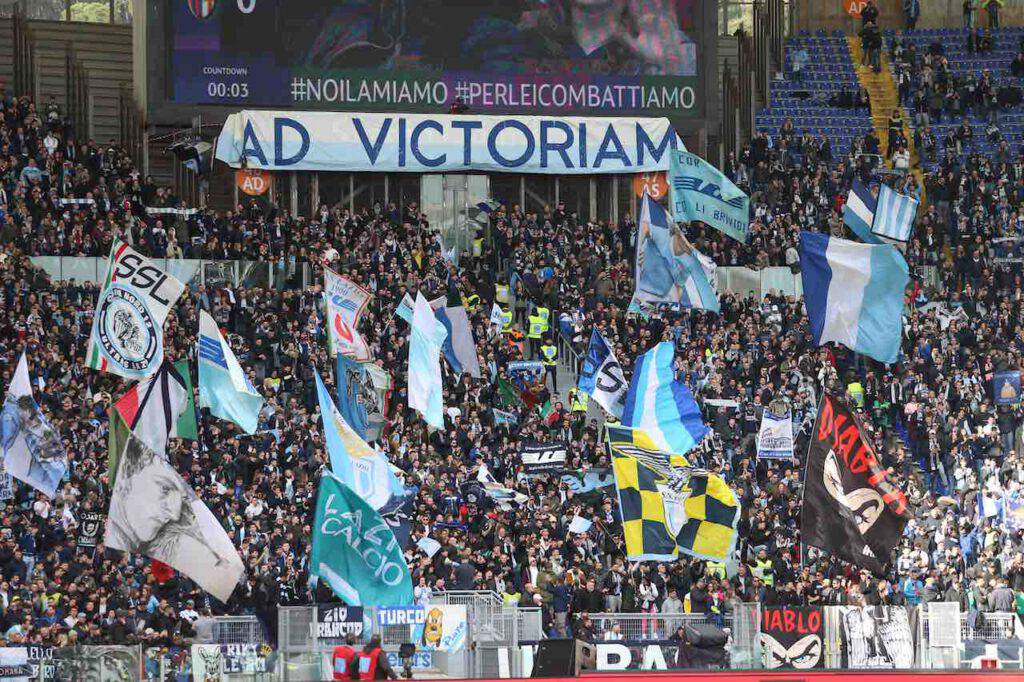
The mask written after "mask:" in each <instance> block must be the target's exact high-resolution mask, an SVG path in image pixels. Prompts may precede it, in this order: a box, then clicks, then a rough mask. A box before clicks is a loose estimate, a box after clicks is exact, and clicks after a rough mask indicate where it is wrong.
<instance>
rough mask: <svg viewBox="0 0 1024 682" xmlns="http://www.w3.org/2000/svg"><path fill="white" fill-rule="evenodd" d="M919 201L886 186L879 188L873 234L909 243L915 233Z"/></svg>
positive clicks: (872, 228)
mask: <svg viewBox="0 0 1024 682" xmlns="http://www.w3.org/2000/svg"><path fill="white" fill-rule="evenodd" d="M917 204H918V201H917V199H915V198H914V197H911V196H907V195H905V194H900V193H899V192H897V191H896V190H894V189H892V188H891V187H889V186H888V185H886V184H883V185H881V186H880V187H879V188H878V204H877V205H876V208H875V222H874V223H872V224H871V232H872V233H874V234H876V235H878V236H879V237H882V238H883V239H891V240H893V241H897V242H908V241H910V236H911V234H912V233H913V231H914V219H915V218H916V217H917Z"/></svg>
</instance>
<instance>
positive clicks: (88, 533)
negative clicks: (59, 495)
mask: <svg viewBox="0 0 1024 682" xmlns="http://www.w3.org/2000/svg"><path fill="white" fill-rule="evenodd" d="M79 516H80V521H81V523H79V524H78V546H79V547H95V546H96V544H97V543H98V542H99V541H100V535H101V534H102V533H103V518H104V516H105V515H104V514H101V513H99V512H82V513H81V514H80V515H79Z"/></svg>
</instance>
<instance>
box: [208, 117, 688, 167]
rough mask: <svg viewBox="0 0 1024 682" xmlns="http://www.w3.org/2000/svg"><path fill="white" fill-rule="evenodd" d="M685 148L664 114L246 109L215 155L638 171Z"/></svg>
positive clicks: (307, 163) (230, 123)
mask: <svg viewBox="0 0 1024 682" xmlns="http://www.w3.org/2000/svg"><path fill="white" fill-rule="evenodd" d="M669 149H684V146H683V143H682V141H681V140H680V139H679V137H678V136H677V135H676V133H675V131H674V130H673V129H672V125H671V124H670V123H669V120H668V119H667V118H618V117H616V118H612V117H608V118H581V117H569V116H475V115H462V116H458V115H447V114H429V115H428V114H352V113H341V112H328V111H315V112H313V111H299V112H284V111H249V110H246V111H242V112H239V113H237V114H231V115H230V116H228V119H227V121H226V122H225V123H224V128H223V130H221V133H220V137H219V138H218V139H217V158H218V159H220V160H221V161H224V162H225V163H227V164H229V165H231V166H234V167H236V168H238V167H240V166H241V165H242V161H243V160H244V161H245V165H246V167H248V168H265V169H272V170H277V169H280V170H325V171H375V172H396V171H397V172H401V171H408V172H438V171H448V172H452V171H466V170H484V171H498V172H506V173H558V174H563V175H564V174H567V173H580V174H593V173H640V172H646V171H657V170H668V167H669V155H668V150H669Z"/></svg>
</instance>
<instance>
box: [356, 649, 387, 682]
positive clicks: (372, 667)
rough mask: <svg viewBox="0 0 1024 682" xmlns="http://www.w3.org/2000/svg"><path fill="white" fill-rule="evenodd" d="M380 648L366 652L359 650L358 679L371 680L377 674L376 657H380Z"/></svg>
mask: <svg viewBox="0 0 1024 682" xmlns="http://www.w3.org/2000/svg"><path fill="white" fill-rule="evenodd" d="M380 654H381V649H379V648H378V649H374V650H373V651H370V652H369V653H367V652H366V651H360V652H359V671H358V677H356V679H358V680H372V679H374V678H375V677H376V675H377V659H378V658H380Z"/></svg>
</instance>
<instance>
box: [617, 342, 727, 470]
mask: <svg viewBox="0 0 1024 682" xmlns="http://www.w3.org/2000/svg"><path fill="white" fill-rule="evenodd" d="M674 360H675V347H674V346H673V344H672V342H671V341H662V342H661V343H659V344H658V345H657V346H655V347H654V348H652V349H651V350H649V351H647V352H646V353H644V354H643V355H641V356H640V357H639V358H638V359H637V361H636V369H635V370H634V371H633V380H632V381H631V382H630V384H629V391H628V392H627V393H626V404H625V409H624V410H623V412H622V424H623V426H630V427H635V428H639V429H642V430H643V431H644V432H645V433H646V434H647V435H648V436H650V438H651V440H653V441H654V444H655V445H656V446H657V448H658V449H659V450H661V451H663V452H671V453H674V454H677V455H685V454H686V453H687V452H689V451H690V450H692V449H693V448H694V446H696V445H697V444H698V443H700V441H701V440H702V439H703V438H704V436H705V435H706V434H707V432H708V427H706V426H704V422H703V421H702V420H701V416H700V408H699V407H697V402H696V401H695V400H694V399H693V394H692V393H690V389H689V388H687V387H686V384H684V383H683V382H681V381H678V380H677V379H676V375H675V370H674V369H673V367H672V363H673V361H674Z"/></svg>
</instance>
